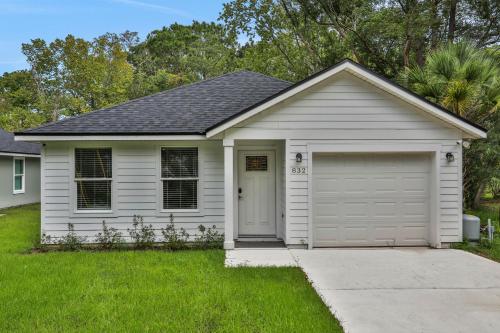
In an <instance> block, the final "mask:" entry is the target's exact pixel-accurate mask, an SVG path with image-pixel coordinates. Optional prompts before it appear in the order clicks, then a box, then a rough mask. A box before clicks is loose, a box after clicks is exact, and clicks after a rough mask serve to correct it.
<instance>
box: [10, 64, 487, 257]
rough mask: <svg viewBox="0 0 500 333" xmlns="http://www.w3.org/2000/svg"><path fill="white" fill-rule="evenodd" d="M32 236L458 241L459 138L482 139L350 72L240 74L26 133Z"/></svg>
mask: <svg viewBox="0 0 500 333" xmlns="http://www.w3.org/2000/svg"><path fill="white" fill-rule="evenodd" d="M17 136H18V139H20V140H29V141H38V142H43V143H44V144H45V145H44V148H43V150H42V174H43V179H42V212H41V213H42V230H43V232H45V233H47V234H49V235H52V236H56V237H57V236H61V235H63V234H65V233H66V232H67V228H66V227H67V223H68V222H71V223H73V224H74V228H75V230H76V231H77V232H78V233H79V234H80V235H86V236H90V237H92V236H94V235H95V234H96V233H97V232H99V231H100V229H101V223H102V221H103V220H105V221H106V222H107V223H108V224H109V225H111V226H113V227H115V228H118V229H119V230H121V231H124V232H125V234H126V229H127V227H130V226H131V223H132V217H133V215H134V214H139V215H142V216H143V217H144V221H145V222H147V223H151V224H153V226H154V227H155V228H156V229H158V230H159V229H160V228H162V227H164V226H165V225H166V224H167V223H168V222H169V216H170V214H173V216H174V219H175V223H176V225H177V227H181V226H182V227H184V228H186V229H187V230H188V232H190V233H191V234H193V233H194V232H195V231H196V227H197V226H198V225H199V224H204V225H216V226H217V227H218V228H219V229H220V230H221V231H223V232H225V244H224V245H225V248H228V249H229V248H232V247H234V244H235V240H263V239H283V240H284V242H285V243H286V244H287V246H290V247H301V246H302V247H303V246H306V245H308V246H309V247H328V246H392V245H396V246H401V245H416V246H419V245H421V246H425V245H430V246H434V247H440V246H442V245H443V243H449V242H459V241H461V240H462V142H463V141H462V140H463V139H474V138H484V137H486V132H485V130H484V129H483V128H481V127H479V126H478V125H475V124H473V123H471V122H469V121H467V120H465V119H463V118H460V117H458V116H457V115H455V114H453V113H451V112H449V111H447V110H445V109H443V108H441V107H440V106H438V105H435V104H432V103H430V102H428V101H426V100H425V99H423V98H421V97H419V96H417V95H415V94H413V93H411V92H409V91H408V90H406V89H404V88H402V87H400V86H398V85H396V84H394V83H392V82H390V81H388V80H386V79H384V78H382V77H380V76H378V75H376V74H375V73H373V72H371V71H369V70H367V69H365V68H364V67H362V66H360V65H358V64H356V63H353V62H351V61H347V60H346V61H343V62H341V63H339V64H337V65H335V66H333V67H331V68H328V69H326V70H324V71H321V72H319V73H317V74H315V75H312V76H311V77H309V78H307V79H305V80H303V81H301V82H298V83H296V84H291V83H289V82H286V81H282V80H278V79H275V78H271V77H268V76H264V75H262V74H258V73H252V72H247V71H242V72H236V73H231V74H227V75H223V76H220V77H217V78H214V79H211V80H206V81H202V82H198V83H194V84H191V85H187V86H183V87H179V88H176V89H172V90H169V91H165V92H161V93H157V94H154V95H151V96H147V97H143V98H139V99H136V100H132V101H129V102H126V103H124V104H121V105H118V106H114V107H111V108H109V109H106V110H99V111H95V112H92V113H88V114H85V115H81V116H78V117H73V118H69V119H65V120H62V121H59V122H56V123H53V124H48V125H45V126H42V127H39V128H36V129H31V130H27V131H24V132H22V133H17Z"/></svg>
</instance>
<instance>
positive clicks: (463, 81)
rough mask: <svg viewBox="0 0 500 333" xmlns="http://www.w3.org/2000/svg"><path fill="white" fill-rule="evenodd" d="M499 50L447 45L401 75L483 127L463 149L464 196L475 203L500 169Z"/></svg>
mask: <svg viewBox="0 0 500 333" xmlns="http://www.w3.org/2000/svg"><path fill="white" fill-rule="evenodd" d="M499 55H500V54H499V51H495V50H483V49H479V48H477V47H476V45H474V44H472V43H470V42H460V43H456V44H452V43H450V44H447V45H445V46H443V47H441V48H439V49H437V50H436V51H435V52H432V53H431V54H429V55H428V57H427V61H426V64H425V66H423V67H418V66H416V67H413V68H412V69H409V70H408V71H406V73H404V75H403V80H404V81H405V83H406V84H407V85H408V86H409V87H410V88H411V89H413V90H414V91H416V92H417V93H419V94H420V95H422V96H424V97H426V98H428V99H429V100H431V101H433V102H436V103H439V104H441V105H443V106H444V107H446V108H448V109H449V110H451V111H453V112H455V113H456V114H458V115H460V116H463V117H466V118H467V119H470V120H472V121H474V122H476V123H478V124H481V125H483V126H484V127H486V128H488V129H489V131H488V138H487V139H485V140H475V141H473V143H472V145H471V147H470V148H469V149H465V150H464V163H463V164H464V173H463V178H464V180H463V181H464V190H465V191H464V200H465V204H466V206H477V205H478V204H479V199H480V198H481V194H482V193H483V190H484V189H485V187H486V185H487V184H488V182H489V181H490V180H491V179H492V178H493V177H495V176H497V177H498V175H499V170H500V112H499V107H500V62H499V61H498V60H499Z"/></svg>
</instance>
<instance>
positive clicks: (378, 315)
mask: <svg viewBox="0 0 500 333" xmlns="http://www.w3.org/2000/svg"><path fill="white" fill-rule="evenodd" d="M290 252H291V253H292V255H293V256H294V257H295V259H296V261H297V263H298V264H299V266H300V267H302V269H303V270H304V271H305V273H306V274H307V276H308V277H309V279H310V280H311V282H312V284H313V286H314V288H315V289H316V291H317V292H318V293H319V294H320V296H321V297H322V298H323V300H324V302H325V303H326V304H327V305H328V306H329V307H330V308H331V310H332V312H333V313H334V314H335V316H336V317H337V318H338V319H339V320H340V322H341V323H342V326H343V327H344V329H345V331H346V332H349V333H361V332H369V333H376V332H384V333H387V332H398V333H400V332H440V333H444V332H484V333H485V332H495V333H498V332H500V264H498V263H495V262H493V261H490V260H487V259H484V258H482V257H479V256H476V255H473V254H470V253H467V252H463V251H459V250H433V249H423V248H411V249H410V248H408V249H325V250H290Z"/></svg>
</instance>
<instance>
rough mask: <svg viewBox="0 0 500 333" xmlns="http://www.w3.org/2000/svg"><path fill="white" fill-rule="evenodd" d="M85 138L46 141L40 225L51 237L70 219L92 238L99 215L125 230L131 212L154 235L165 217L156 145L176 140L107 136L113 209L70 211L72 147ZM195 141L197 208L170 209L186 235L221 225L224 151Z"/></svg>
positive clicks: (214, 144)
mask: <svg viewBox="0 0 500 333" xmlns="http://www.w3.org/2000/svg"><path fill="white" fill-rule="evenodd" d="M85 144H86V145H88V146H89V147H91V146H92V145H96V143H92V142H88V143H83V142H74V143H73V142H71V143H68V142H64V143H63V142H51V143H47V144H46V146H45V148H44V155H43V170H42V172H43V174H44V177H43V183H42V188H43V191H42V192H43V195H42V231H43V232H45V233H47V234H50V235H52V236H54V237H59V236H61V235H64V234H65V233H66V232H67V223H68V222H71V223H73V224H74V226H75V230H76V232H77V233H78V234H79V235H82V236H88V237H89V238H92V237H94V236H95V234H96V233H97V232H99V231H101V228H102V220H105V221H106V223H107V224H108V225H109V226H112V227H114V228H116V229H118V230H119V231H121V232H122V233H123V235H124V236H128V233H127V228H130V227H131V223H132V218H133V216H134V214H138V215H141V216H143V217H144V222H145V223H148V224H149V223H151V224H152V225H153V227H154V228H155V230H156V234H157V235H158V236H159V235H160V231H159V229H160V228H165V226H166V224H167V223H169V222H170V212H164V211H163V209H162V186H161V180H160V178H161V177H160V176H161V172H160V165H161V163H160V150H161V147H169V146H173V147H175V146H179V145H180V144H182V143H180V142H153V141H147V142H113V143H109V142H106V143H102V142H101V144H103V146H104V145H105V146H109V147H111V148H112V151H113V187H112V188H113V199H112V205H113V212H112V213H109V214H103V213H98V212H97V213H85V214H80V213H75V208H76V207H75V205H74V200H73V199H72V198H74V195H75V194H74V193H75V192H74V185H72V184H73V183H74V182H73V181H72V179H71V178H72V171H71V170H73V168H72V165H73V163H74V162H73V161H72V159H73V157H72V154H73V151H74V148H75V147H82V146H84V145H85ZM189 146H196V147H198V154H199V163H200V168H199V172H200V174H199V179H200V183H199V198H200V199H199V202H198V211H195V212H173V215H174V223H175V224H176V225H177V227H183V228H185V229H186V230H187V231H188V232H189V233H190V234H191V235H194V234H195V233H196V231H197V228H198V225H200V224H204V225H206V226H212V225H215V226H216V227H217V228H218V229H219V231H221V232H223V229H224V228H223V225H224V179H223V178H224V170H223V167H224V164H223V163H224V162H223V161H224V156H223V148H222V143H221V142H207V141H194V142H193V141H190V143H189Z"/></svg>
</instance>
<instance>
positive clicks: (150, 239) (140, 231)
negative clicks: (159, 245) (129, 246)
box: [127, 215, 156, 249]
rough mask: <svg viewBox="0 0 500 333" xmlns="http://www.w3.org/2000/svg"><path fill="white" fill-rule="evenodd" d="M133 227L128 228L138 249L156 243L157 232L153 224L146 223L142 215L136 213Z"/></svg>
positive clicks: (149, 246)
mask: <svg viewBox="0 0 500 333" xmlns="http://www.w3.org/2000/svg"><path fill="white" fill-rule="evenodd" d="M132 225H133V228H132V229H127V231H128V233H129V235H130V238H132V241H133V243H134V247H135V248H136V249H146V248H151V247H153V245H154V243H155V239H156V237H155V232H154V229H153V226H152V225H151V224H150V225H144V218H143V217H142V216H140V215H134V219H133V224H132Z"/></svg>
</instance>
